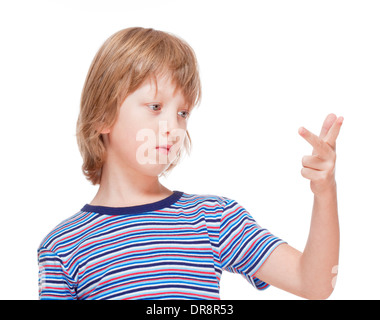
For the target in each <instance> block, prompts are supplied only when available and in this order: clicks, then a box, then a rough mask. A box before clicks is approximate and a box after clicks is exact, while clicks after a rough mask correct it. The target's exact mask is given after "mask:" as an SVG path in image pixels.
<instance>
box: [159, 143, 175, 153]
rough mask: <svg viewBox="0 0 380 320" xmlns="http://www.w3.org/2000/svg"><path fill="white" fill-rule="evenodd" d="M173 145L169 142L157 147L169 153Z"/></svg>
mask: <svg viewBox="0 0 380 320" xmlns="http://www.w3.org/2000/svg"><path fill="white" fill-rule="evenodd" d="M171 147H172V145H169V144H168V145H162V146H158V147H156V149H157V150H158V151H160V152H162V153H165V154H168V153H169V151H170V148H171Z"/></svg>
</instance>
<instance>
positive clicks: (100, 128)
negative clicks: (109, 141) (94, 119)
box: [96, 123, 111, 134]
mask: <svg viewBox="0 0 380 320" xmlns="http://www.w3.org/2000/svg"><path fill="white" fill-rule="evenodd" d="M96 131H98V132H99V133H101V134H107V133H110V132H111V129H110V128H105V125H104V123H99V124H98V125H97V126H96Z"/></svg>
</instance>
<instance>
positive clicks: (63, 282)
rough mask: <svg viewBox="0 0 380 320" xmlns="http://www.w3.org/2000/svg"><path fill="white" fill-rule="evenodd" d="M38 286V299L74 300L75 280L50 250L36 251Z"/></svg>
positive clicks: (75, 296)
mask: <svg viewBox="0 0 380 320" xmlns="http://www.w3.org/2000/svg"><path fill="white" fill-rule="evenodd" d="M38 268H39V272H38V288H39V290H38V291H39V299H40V300H61V299H62V300H75V299H77V295H76V282H75V281H74V280H73V278H72V277H71V276H70V274H69V273H68V272H67V270H66V268H65V266H64V264H63V263H62V260H61V258H60V257H59V256H58V255H57V254H55V253H54V252H52V251H49V250H46V249H43V248H42V249H40V250H39V251H38Z"/></svg>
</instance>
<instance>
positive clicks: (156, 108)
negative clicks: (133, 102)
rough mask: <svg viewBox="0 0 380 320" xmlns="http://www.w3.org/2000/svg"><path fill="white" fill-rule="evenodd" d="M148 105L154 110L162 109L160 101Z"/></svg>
mask: <svg viewBox="0 0 380 320" xmlns="http://www.w3.org/2000/svg"><path fill="white" fill-rule="evenodd" d="M148 107H149V108H150V109H151V110H153V111H159V110H161V106H160V105H159V104H158V103H154V104H150V105H149V106H148ZM151 107H153V108H151Z"/></svg>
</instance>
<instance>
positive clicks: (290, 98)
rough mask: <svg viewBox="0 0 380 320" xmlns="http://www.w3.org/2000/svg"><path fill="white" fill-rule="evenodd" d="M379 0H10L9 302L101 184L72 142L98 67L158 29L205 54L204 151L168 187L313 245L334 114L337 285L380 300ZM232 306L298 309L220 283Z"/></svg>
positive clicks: (196, 151) (5, 56)
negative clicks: (326, 125)
mask: <svg viewBox="0 0 380 320" xmlns="http://www.w3.org/2000/svg"><path fill="white" fill-rule="evenodd" d="M379 16H380V4H379V2H378V1H348V0H344V1H333V0H329V1H305V0H302V1H301V0H300V1H239V0H234V1H221V0H218V1H210V0H207V1H199V0H192V1H178V0H172V1H169V0H167V1H162V0H160V1H110V0H107V1H94V0H93V1H67V0H66V1H53V0H49V1H36V0H34V1H7V2H5V1H2V2H1V4H0V41H1V50H0V81H1V83H0V90H1V116H0V119H1V129H2V132H3V133H2V137H3V140H2V148H1V157H0V161H1V162H0V165H1V184H0V188H1V191H0V197H1V202H0V203H1V220H0V246H1V252H0V254H1V255H0V259H1V261H0V276H1V286H0V299H38V266H37V247H38V245H39V243H40V241H41V240H42V238H43V237H44V236H45V235H46V234H47V233H48V232H49V231H50V230H51V229H52V228H53V227H54V226H55V225H57V224H58V223H59V222H60V221H62V220H63V219H66V218H67V217H69V216H71V215H72V214H74V213H76V212H77V211H79V210H80V209H81V208H82V207H83V205H84V204H85V203H88V202H90V201H91V200H92V199H93V197H94V195H95V193H96V191H97V187H94V186H92V185H91V184H90V183H89V182H88V181H87V180H86V179H85V177H84V176H83V175H82V173H81V164H82V162H81V157H80V154H79V151H78V147H77V144H76V138H75V125H76V120H77V116H78V112H79V99H80V93H81V90H82V86H83V83H84V80H85V76H86V74H87V70H88V68H89V66H90V63H91V61H92V58H93V57H94V55H95V53H96V51H97V50H98V49H99V47H100V46H101V44H102V43H103V42H104V41H105V40H106V39H107V38H108V37H109V36H110V35H111V34H113V33H114V32H116V31H119V30H121V29H124V28H127V27H131V26H142V27H153V28H155V29H158V30H163V31H168V32H171V33H174V34H176V35H178V36H180V37H182V38H183V39H185V40H186V41H187V42H188V43H189V44H190V45H191V46H192V47H193V48H194V50H195V52H196V54H197V57H198V60H199V64H200V73H201V79H202V83H203V100H202V103H201V105H200V107H199V108H198V109H196V110H195V111H194V113H193V115H192V118H191V119H190V122H189V130H190V135H191V138H192V141H193V151H192V153H191V156H190V157H186V158H185V159H184V160H183V162H182V163H181V164H180V165H179V166H178V167H177V168H176V169H175V170H174V171H173V173H172V174H171V175H170V176H169V177H168V178H167V179H163V180H162V183H163V184H164V185H166V186H167V187H168V188H170V189H172V190H181V191H185V192H188V193H204V194H216V195H222V196H227V197H229V198H232V199H235V200H237V201H238V202H239V203H240V204H241V205H243V206H244V207H245V208H246V209H247V210H248V211H249V212H250V213H251V214H252V216H253V217H254V218H255V219H256V220H257V221H258V223H259V224H260V225H262V226H263V227H266V228H268V229H269V230H270V231H271V232H272V233H274V234H275V235H277V236H279V237H281V238H282V239H284V240H286V241H287V242H288V243H289V244H290V245H292V246H294V247H295V248H297V249H299V250H301V251H302V250H303V248H304V245H305V243H306V239H307V235H308V231H309V222H310V216H311V210H312V203H313V195H312V192H311V190H310V188H309V181H308V180H306V179H304V178H303V177H302V176H301V174H300V170H301V168H302V165H301V159H302V156H304V155H307V154H311V150H312V148H311V146H310V145H309V144H308V143H307V142H306V141H305V140H303V138H301V137H300V136H299V135H298V128H299V127H300V126H305V127H306V128H308V129H309V130H311V131H312V132H314V133H316V134H319V131H320V128H321V125H322V123H323V120H324V119H325V117H326V116H327V115H328V114H329V113H335V114H336V115H337V116H344V118H345V120H344V123H343V126H342V129H341V133H340V135H339V137H338V142H337V156H338V158H337V169H336V179H337V183H338V193H339V194H338V197H339V199H338V202H339V215H340V227H341V251H340V266H339V276H338V281H337V284H336V288H335V291H334V292H333V294H332V295H331V296H330V298H329V299H379V298H380V294H379V285H380V276H379V270H380V257H379V249H378V247H379V225H380V210H379V209H380V206H379V195H380V192H379V191H380V187H379V181H380V170H379V164H380V152H379V138H380V132H379V131H380V129H379V119H380V118H379V107H380V90H379V88H380V19H379ZM221 298H222V299H253V300H255V299H300V298H298V297H296V296H293V295H291V294H289V293H287V292H284V291H281V290H279V289H277V288H274V287H271V288H269V289H267V290H265V291H263V292H260V291H257V290H255V289H254V288H252V286H251V285H250V284H249V283H248V282H247V281H246V280H245V279H243V278H242V277H241V276H240V275H235V274H229V273H227V272H224V273H223V276H222V281H221Z"/></svg>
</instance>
